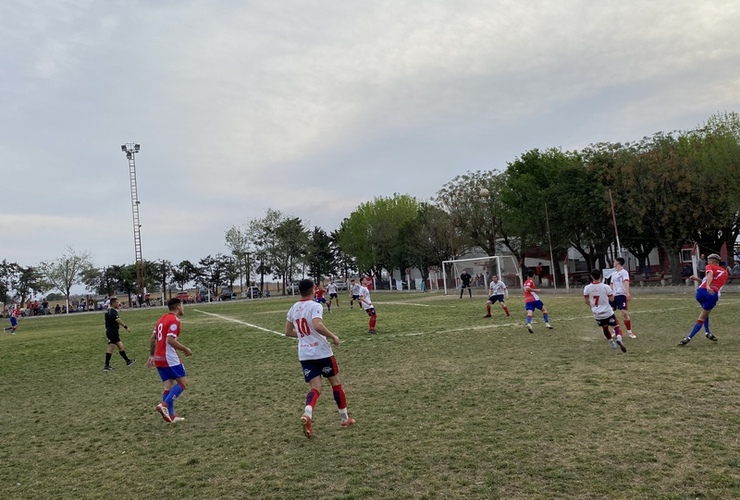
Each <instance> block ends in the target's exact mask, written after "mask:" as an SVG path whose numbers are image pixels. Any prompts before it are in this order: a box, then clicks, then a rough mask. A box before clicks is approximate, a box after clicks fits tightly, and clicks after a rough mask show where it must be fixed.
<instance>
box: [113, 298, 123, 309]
mask: <svg viewBox="0 0 740 500" xmlns="http://www.w3.org/2000/svg"><path fill="white" fill-rule="evenodd" d="M110 306H111V307H112V308H113V309H118V308H119V307H121V303H120V302H118V297H111V298H110Z"/></svg>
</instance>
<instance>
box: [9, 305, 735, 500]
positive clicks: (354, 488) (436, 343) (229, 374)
mask: <svg viewBox="0 0 740 500" xmlns="http://www.w3.org/2000/svg"><path fill="white" fill-rule="evenodd" d="M342 298H343V299H344V297H342ZM373 299H374V300H375V303H376V307H377V310H378V326H377V329H378V332H379V333H378V335H377V336H370V335H368V334H367V333H365V332H366V330H367V316H366V315H365V314H364V313H362V312H360V311H358V310H357V308H355V310H349V309H348V308H347V307H346V306H347V303H346V299H345V302H344V303H343V304H342V307H341V308H340V309H339V310H337V311H336V312H334V313H333V314H325V316H324V318H325V323H326V324H327V325H328V326H329V328H330V329H332V330H333V331H334V332H335V333H337V335H339V337H340V338H341V339H342V340H343V343H342V345H340V346H339V347H338V348H335V354H336V357H337V359H338V362H339V365H340V368H341V378H342V382H343V385H344V387H345V390H346V393H347V400H348V404H349V410H350V414H351V415H352V416H353V417H355V418H356V419H357V425H356V426H355V427H353V428H350V429H343V428H340V426H339V417H338V414H337V411H336V405H335V403H334V401H333V399H332V395H331V391H330V390H328V385H325V389H326V390H324V391H323V392H322V395H321V398H320V399H319V402H318V405H317V407H316V410H315V416H316V423H315V425H314V429H315V431H316V434H317V436H316V439H314V440H307V439H306V438H305V437H304V436H303V435H302V433H301V429H300V424H299V417H300V415H301V412H302V408H303V404H304V400H305V394H306V391H307V385H306V384H305V383H304V382H303V378H302V376H301V371H300V368H299V365H298V361H297V356H296V343H295V340H293V339H287V338H284V337H282V336H280V335H277V334H275V333H270V332H266V331H263V330H259V329H257V328H253V327H250V326H247V325H246V324H245V323H248V324H251V325H256V326H259V327H261V328H264V329H267V330H273V331H275V332H281V331H282V329H283V324H284V322H285V313H286V311H287V309H288V308H289V307H290V305H291V304H292V301H290V300H287V299H279V298H273V299H269V300H255V301H239V302H235V303H222V304H211V305H189V306H187V307H186V315H185V316H184V317H183V333H182V337H181V338H182V341H183V343H185V344H186V345H188V346H189V347H191V348H192V349H193V356H192V358H187V359H186V361H185V364H186V368H187V372H188V378H189V380H190V386H189V388H188V390H187V391H186V392H185V394H184V395H183V396H182V397H181V398H180V400H178V403H177V408H178V414H180V415H182V416H184V417H186V421H185V422H183V423H182V424H177V425H167V424H166V423H164V422H163V421H162V419H161V417H160V416H159V415H158V414H157V413H156V412H155V411H154V406H155V405H156V404H157V403H158V401H159V395H160V391H161V383H160V382H159V379H158V377H157V374H156V372H155V371H154V370H147V369H146V368H145V367H144V361H145V358H146V354H147V350H148V338H149V333H150V331H151V328H152V326H153V324H154V322H155V321H156V319H157V318H158V317H159V315H161V314H162V313H163V310H162V309H150V310H141V311H139V310H135V311H125V310H124V311H122V312H121V316H122V318H123V319H124V321H125V322H126V323H127V324H128V325H129V327H130V328H131V330H132V333H126V332H123V333H122V337H123V341H124V343H125V344H126V348H127V352H128V353H129V355H130V356H132V357H135V358H138V363H137V364H136V365H134V366H132V367H130V368H126V367H125V366H124V363H123V361H122V360H121V358H120V357H119V356H118V355H117V354H115V355H114V358H113V364H114V366H115V367H116V370H115V371H114V372H112V373H103V371H102V366H103V361H104V352H105V346H106V341H105V336H104V333H103V332H104V329H103V316H102V314H101V313H90V314H80V315H71V316H69V317H47V318H36V319H25V320H21V323H20V327H19V329H18V332H17V334H16V335H15V336H11V335H9V334H7V333H6V334H4V335H2V336H1V337H0V498H3V499H13V498H24V499H25V498H44V499H46V498H74V499H78V498H79V499H85V498H160V499H169V498H172V499H175V498H208V499H215V498H373V499H374V498H387V499H397V498H507V499H508V498H568V499H571V498H589V499H590V498H624V499H633V498H667V499H672V498H676V499H683V498H731V497H740V444H739V443H738V438H737V434H738V432H737V429H738V427H739V426H740V412H738V407H739V406H740V405H739V403H740V386H739V384H738V370H737V365H738V364H737V360H738V359H740V343H739V342H738V339H737V335H736V331H735V330H736V326H735V325H737V324H738V323H739V322H740V307H738V306H739V305H740V297H738V296H737V295H733V294H730V293H726V294H725V295H724V296H723V298H722V300H721V301H720V305H719V306H718V307H717V309H716V310H715V311H714V312H713V314H712V330H713V331H714V333H715V334H716V335H717V336H718V337H719V339H720V340H719V342H717V343H712V342H709V341H707V340H705V339H704V338H703V337H702V336H701V335H699V336H697V337H696V338H695V339H694V341H693V342H691V344H690V345H689V346H687V347H686V348H679V347H677V346H676V344H677V342H678V341H679V340H681V338H683V336H684V335H685V334H686V333H687V332H688V330H689V329H690V328H691V326H692V325H693V323H694V321H695V319H696V316H697V314H698V311H699V309H698V306H697V304H696V303H695V301H694V300H693V297H692V296H691V295H689V294H666V295H639V291H638V295H637V296H636V297H635V299H634V301H633V303H632V309H633V311H632V315H633V323H634V328H635V331H636V332H637V334H638V338H637V339H635V340H631V339H626V344H627V347H628V349H629V352H628V353H627V354H626V355H624V354H622V353H620V352H619V351H615V350H613V349H611V348H610V347H609V345H608V344H607V343H606V341H605V340H604V339H603V336H602V334H601V333H600V329H598V328H597V327H596V325H595V322H594V321H593V319H592V318H591V315H590V310H589V308H588V307H587V306H586V305H585V304H584V303H583V301H582V298H581V297H580V293H579V292H578V291H576V292H574V293H572V294H570V295H566V294H562V295H554V294H546V295H545V296H544V297H543V299H544V301H545V303H546V305H547V307H548V309H549V310H550V313H551V322H552V324H553V326H554V327H555V330H554V331H547V330H545V329H544V327H543V325H542V321H541V316H540V317H537V316H535V318H536V323H535V331H536V333H535V334H534V335H531V334H529V333H527V331H526V329H525V328H524V320H523V314H522V313H523V307H522V300H521V298H520V297H519V296H512V297H511V298H510V300H509V306H510V307H511V309H512V313H513V317H512V318H510V319H507V318H505V317H504V316H503V313H502V311H501V309H500V308H499V307H498V306H497V305H495V306H494V307H493V314H494V318H493V319H484V318H483V315H484V314H485V305H484V303H485V298H484V297H482V296H479V297H475V298H474V299H472V300H471V299H469V298H467V297H465V298H464V299H462V300H460V299H458V298H457V297H442V296H440V295H438V294H415V293H400V292H398V293H379V292H375V293H373Z"/></svg>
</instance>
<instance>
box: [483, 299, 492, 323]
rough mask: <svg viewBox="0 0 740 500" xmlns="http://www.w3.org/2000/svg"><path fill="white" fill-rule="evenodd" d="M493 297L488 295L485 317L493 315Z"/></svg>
mask: <svg viewBox="0 0 740 500" xmlns="http://www.w3.org/2000/svg"><path fill="white" fill-rule="evenodd" d="M492 298H493V297H488V300H487V301H486V315H485V316H483V317H484V318H490V317H491V304H493V302H491V300H492Z"/></svg>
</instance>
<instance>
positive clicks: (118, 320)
mask: <svg viewBox="0 0 740 500" xmlns="http://www.w3.org/2000/svg"><path fill="white" fill-rule="evenodd" d="M116 323H118V324H119V325H121V326H122V327H123V329H124V330H126V331H128V325H126V323H124V322H123V320H122V319H121V318H116Z"/></svg>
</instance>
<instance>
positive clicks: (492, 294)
mask: <svg viewBox="0 0 740 500" xmlns="http://www.w3.org/2000/svg"><path fill="white" fill-rule="evenodd" d="M488 289H489V297H488V300H487V301H486V315H485V316H483V317H484V318H490V317H491V305H492V304H495V303H496V302H500V303H501V307H502V308H503V309H504V312H505V313H506V316H507V317H508V316H511V314H510V313H509V308H508V307H506V304H505V303H504V297H505V296H506V295H508V294H509V290H508V289H507V287H506V283H504V282H503V281H499V280H498V276H496V275H495V274H494V275H493V276H491V282H490V283H489V284H488Z"/></svg>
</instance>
